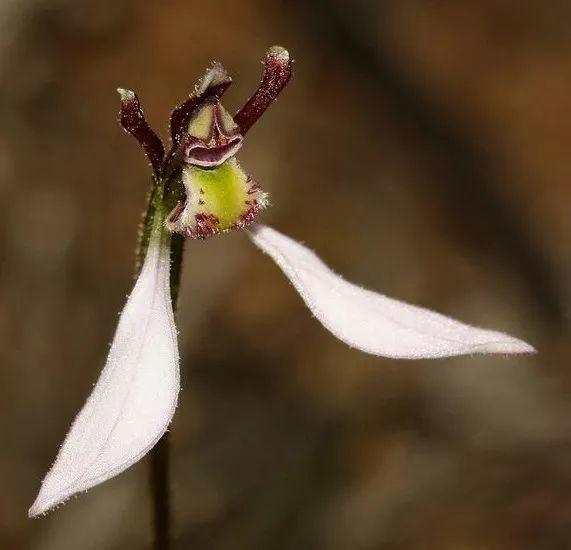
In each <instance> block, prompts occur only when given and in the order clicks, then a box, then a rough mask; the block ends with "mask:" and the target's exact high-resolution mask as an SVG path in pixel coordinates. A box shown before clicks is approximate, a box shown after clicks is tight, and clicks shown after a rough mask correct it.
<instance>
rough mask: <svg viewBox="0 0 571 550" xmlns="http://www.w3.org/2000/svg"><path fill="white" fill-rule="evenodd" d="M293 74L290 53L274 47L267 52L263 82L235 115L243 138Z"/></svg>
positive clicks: (279, 47)
mask: <svg viewBox="0 0 571 550" xmlns="http://www.w3.org/2000/svg"><path fill="white" fill-rule="evenodd" d="M291 73H292V60H291V58H290V56H289V53H288V51H287V50H286V49H285V48H282V47H281V46H272V47H271V48H270V49H269V50H268V51H267V52H266V60H265V62H264V72H263V74H262V81H261V82H260V85H259V86H258V89H257V90H256V92H255V93H254V95H253V96H252V97H251V98H250V99H249V100H248V101H247V102H246V105H244V107H242V109H240V110H239V111H238V112H237V113H236V115H234V121H235V122H236V124H237V125H238V127H239V128H240V133H241V134H242V136H244V135H245V134H246V132H247V131H248V130H249V129H250V128H251V127H252V125H253V124H254V123H255V122H256V121H257V120H258V119H259V118H260V117H261V116H262V114H263V113H264V111H265V110H266V109H267V108H268V107H269V106H270V105H271V104H272V103H273V102H274V101H275V100H276V98H277V97H278V95H279V94H280V92H281V91H282V90H283V89H284V87H285V85H286V84H287V83H288V81H289V79H290V77H291Z"/></svg>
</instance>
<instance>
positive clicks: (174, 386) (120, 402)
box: [29, 231, 180, 516]
mask: <svg viewBox="0 0 571 550" xmlns="http://www.w3.org/2000/svg"><path fill="white" fill-rule="evenodd" d="M169 245H170V236H169V235H168V234H167V233H166V232H165V231H156V232H155V233H154V235H153V236H152V238H151V242H150V244H149V249H148V252H147V256H146V258H145V261H144V264H143V268H142V270H141V273H140V275H139V278H138V280H137V282H136V284H135V287H134V289H133V292H132V293H131V295H130V297H129V299H128V301H127V305H126V306H125V309H124V310H123V312H122V314H121V317H120V319H119V324H118V327H117V331H116V332H115V337H114V339H113V343H112V345H111V350H110V352H109V356H108V358H107V363H106V364H105V368H104V369H103V372H102V373H101V376H100V378H99V381H98V382H97V384H96V385H95V388H94V390H93V392H92V393H91V395H90V397H89V398H88V400H87V402H86V403H85V405H84V407H83V409H82V410H81V411H80V412H79V414H78V415H77V417H76V418H75V421H74V422H73V424H72V426H71V429H70V431H69V433H68V435H67V437H66V439H65V441H64V442H63V445H62V446H61V448H60V450H59V454H58V456H57V458H56V461H55V463H54V464H53V466H52V468H51V470H50V471H49V472H48V474H47V476H46V477H45V479H44V481H43V483H42V486H41V489H40V493H39V495H38V497H37V499H36V501H35V502H34V504H33V505H32V507H31V508H30V510H29V515H30V516H36V515H38V514H42V513H44V512H46V511H47V510H49V509H50V508H52V507H54V506H56V505H57V504H59V503H61V502H63V501H65V500H66V499H67V498H69V497H70V496H71V495H73V494H75V493H77V492H79V491H85V490H86V489H89V488H90V487H93V486H94V485H97V484H99V483H102V482H103V481H105V480H107V479H109V478H111V477H113V476H115V475H117V474H119V473H120V472H122V471H123V470H125V469H127V468H128V467H129V466H131V465H132V464H134V463H135V462H137V461H138V460H139V459H141V458H142V457H143V456H144V455H145V454H146V453H147V452H148V451H149V450H150V449H151V448H152V447H153V446H154V445H155V444H156V443H157V441H158V440H159V439H160V437H161V436H162V435H163V433H164V432H165V431H166V429H167V427H168V425H169V423H170V421H171V418H172V416H173V413H174V410H175V407H176V403H177V397H178V392H179V387H180V384H179V357H178V348H177V336H176V327H175V324H174V318H173V310H172V305H171V298H170V287H169V271H170V257H169V255H170V246H169Z"/></svg>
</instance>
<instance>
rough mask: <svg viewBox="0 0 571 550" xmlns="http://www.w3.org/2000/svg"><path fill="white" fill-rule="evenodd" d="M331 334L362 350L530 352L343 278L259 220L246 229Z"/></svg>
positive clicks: (418, 354) (422, 354) (404, 354)
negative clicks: (259, 223)
mask: <svg viewBox="0 0 571 550" xmlns="http://www.w3.org/2000/svg"><path fill="white" fill-rule="evenodd" d="M249 235H250V238H251V239H252V241H253V242H254V244H255V245H256V246H258V247H259V248H260V249H261V250H263V251H264V252H265V253H267V254H268V255H269V256H271V257H272V258H273V259H274V261H275V262H276V263H277V264H278V266H279V267H280V268H281V270H282V271H283V272H284V274H285V275H286V277H287V278H288V279H289V280H290V281H291V283H292V284H293V286H294V287H295V288H296V290H297V291H298V292H299V294H300V295H301V297H302V298H303V300H304V302H305V303H306V304H307V306H308V307H309V309H310V310H311V311H312V312H313V314H314V315H315V317H317V319H319V321H321V323H322V324H323V326H324V327H325V328H326V329H328V330H329V331H330V332H331V333H332V334H333V335H334V336H336V337H337V338H339V339H340V340H342V341H343V342H345V343H347V344H348V345H350V346H352V347H354V348H357V349H359V350H361V351H364V352H366V353H371V354H373V355H382V356H385V357H395V358H405V359H421V358H435V357H448V356H453V355H466V354H474V353H531V352H533V351H534V349H533V347H531V346H530V345H529V344H526V343H525V342H523V341H522V340H519V339H517V338H513V337H512V336H508V335H507V334H503V333H501V332H495V331H491V330H484V329H481V328H477V327H473V326H469V325H465V324H463V323H460V322H458V321H455V320H453V319H450V318H449V317H445V316H444V315H440V314H439V313H436V312H434V311H430V310H428V309H424V308H421V307H416V306H412V305H409V304H406V303H404V302H400V301H398V300H393V299H392V298H388V297H386V296H383V295H382V294H378V293H376V292H372V291H371V290H366V289H364V288H361V287H359V286H356V285H354V284H352V283H349V282H347V281H345V280H344V279H343V278H341V277H340V276H339V275H337V274H335V273H334V272H333V271H331V269H329V268H328V267H327V266H326V265H325V264H324V263H323V262H322V261H321V260H320V259H319V258H318V257H317V256H316V255H315V254H314V253H313V252H312V251H311V250H309V249H308V248H306V247H305V246H303V245H302V244H300V243H298V242H296V241H294V240H292V239H290V238H289V237H286V236H285V235H282V234H281V233H278V232H277V231H275V230H274V229H271V228H270V227H265V226H262V225H260V226H257V227H256V228H255V229H254V230H252V231H251V232H249Z"/></svg>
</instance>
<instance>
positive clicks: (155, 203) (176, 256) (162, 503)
mask: <svg viewBox="0 0 571 550" xmlns="http://www.w3.org/2000/svg"><path fill="white" fill-rule="evenodd" d="M164 189H165V184H164V182H162V181H153V184H152V186H151V191H150V194H149V199H148V204H147V210H146V212H145V217H144V220H143V223H142V226H141V230H140V234H139V245H138V247H137V274H138V273H139V271H140V269H141V267H142V265H143V261H144V259H145V255H146V254H147V249H148V247H149V240H150V237H151V233H152V232H153V230H154V229H155V228H156V227H157V226H158V225H160V224H162V222H163V218H164V215H165V211H166V210H167V208H168V207H167V205H166V204H165V197H164V194H165V193H164ZM183 248H184V238H183V237H182V236H181V235H176V234H175V235H172V237H171V239H170V260H171V269H170V292H171V300H172V306H173V310H174V311H175V313H176V308H177V300H178V291H179V288H180V275H181V270H182V254H183ZM149 458H150V463H149V478H150V490H151V500H152V514H153V548H154V550H169V549H170V547H171V502H170V481H169V461H170V439H169V433H168V432H165V434H164V435H163V436H162V438H161V439H160V440H159V442H158V443H157V444H156V445H155V446H154V447H153V449H152V450H151V452H150V457H149Z"/></svg>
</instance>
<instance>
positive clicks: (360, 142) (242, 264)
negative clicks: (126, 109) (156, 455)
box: [0, 0, 571, 550]
mask: <svg viewBox="0 0 571 550" xmlns="http://www.w3.org/2000/svg"><path fill="white" fill-rule="evenodd" d="M570 29H571V4H570V3H569V2H568V1H563V0H552V1H550V2H544V1H540V0H511V1H509V0H495V1H493V0H468V1H463V2H462V1H461V2H455V1H452V0H440V1H429V0H424V1H422V0H390V1H388V0H387V1H376V2H375V1H366V0H358V1H356V0H321V1H315V2H311V1H304V0H290V1H286V0H283V1H273V2H267V1H266V2H263V1H261V0H224V1H217V2H198V1H195V0H190V1H189V0H170V1H158V0H156V1H148V2H136V1H134V0H17V1H16V0H14V1H10V0H3V1H2V2H1V3H0V198H1V200H0V205H1V206H0V208H1V209H2V212H1V214H2V215H1V218H0V220H1V221H0V223H1V232H0V246H1V251H0V252H1V258H2V262H1V271H0V276H1V283H0V350H1V354H2V367H3V368H2V384H1V389H0V392H1V393H0V412H1V416H0V418H1V423H2V424H1V426H2V444H1V447H0V472H1V473H0V476H1V479H0V487H1V488H0V548H2V549H4V548H5V549H20V548H31V549H34V550H67V549H103V548H104V549H119V548H121V549H136V548H146V547H147V546H148V540H149V528H148V524H149V521H150V518H149V506H148V500H147V478H146V474H147V468H146V467H147V461H146V460H145V461H143V462H142V463H140V464H138V465H137V466H135V467H134V468H131V469H130V470H129V471H127V472H126V473H124V474H122V475H121V476H119V477H117V478H115V479H114V480H112V481H109V482H107V483H105V484H104V485H102V486H100V487H98V488H96V489H93V490H91V491H89V493H88V494H86V495H81V496H80V497H79V498H77V499H74V500H72V501H71V502H69V503H68V504H66V505H65V506H63V507H62V508H60V509H58V510H57V511H56V512H54V513H52V514H50V515H49V516H47V517H45V518H42V519H39V520H34V521H32V520H28V519H27V517H26V511H27V508H28V506H29V505H30V504H31V502H32V500H33V499H34V497H35V495H36V492H37V490H38V488H39V483H40V480H41V478H42V476H43V475H44V474H45V473H46V471H47V468H48V466H49V465H50V463H51V461H52V460H53V458H54V456H55V453H56V451H57V448H58V445H59V444H60V443H61V441H62V439H63V436H64V434H65V432H66V430H67V428H68V427H69V424H70V422H71V420H72V418H73V416H74V414H75V413H76V412H77V410H78V409H79V407H80V406H81V404H82V403H83V401H84V399H85V398H86V396H87V394H88V393H89V391H90V388H91V386H92V384H93V383H94V382H95V380H96V378H97V375H98V372H99V370H100V368H101V367H102V364H103V361H104V359H105V355H106V352H107V350H108V344H109V342H110V339H111V336H112V334H113V330H114V325H115V322H116V319H117V314H118V312H119V311H120V309H121V307H122V305H123V303H124V299H125V295H126V293H127V292H128V291H129V289H130V285H131V277H132V272H133V261H134V259H133V252H134V247H135V239H136V227H137V224H138V221H139V217H140V212H141V210H142V208H143V205H144V196H145V193H146V189H147V184H148V171H147V166H146V162H145V160H144V158H143V157H142V154H141V153H140V151H139V149H138V147H137V145H136V143H135V142H134V140H132V139H130V138H128V137H127V136H125V135H124V134H123V133H122V131H121V130H120V129H119V127H118V125H117V124H116V112H117V108H118V97H117V95H116V92H115V89H116V88H117V87H118V86H125V87H131V88H133V89H134V90H136V91H137V92H138V93H139V95H140V97H141V99H142V101H143V104H144V106H145V108H146V113H147V115H148V118H149V120H150V121H151V122H152V123H153V124H154V125H155V127H156V128H157V129H159V130H160V131H161V132H163V135H165V134H166V132H165V129H166V121H167V120H168V114H169V111H170V109H171V108H172V107H173V106H174V105H175V104H176V103H177V102H178V101H180V100H181V99H183V98H184V97H185V96H186V94H187V93H188V92H189V91H190V89H191V87H192V85H193V83H194V81H195V80H196V79H197V78H198V77H199V76H201V75H202V73H203V71H204V69H205V67H206V66H207V65H208V64H209V62H210V61H211V60H213V59H217V60H220V61H222V62H224V64H225V65H226V66H227V68H228V70H229V71H230V73H231V74H232V75H233V76H234V81H235V83H234V85H233V86H232V88H231V89H230V91H229V92H228V93H227V94H226V96H225V105H226V106H227V107H229V108H230V110H231V111H233V110H235V109H237V108H238V107H239V106H240V105H241V104H242V102H244V101H245V99H246V98H247V97H248V95H249V94H250V93H251V92H252V91H253V90H254V89H255V87H256V85H257V82H258V78H259V74H260V64H259V60H260V59H261V58H262V56H263V53H264V51H265V49H266V48H267V47H268V46H270V45H272V44H276V43H277V44H281V45H283V46H286V47H287V48H288V49H289V50H290V51H291V53H292V55H293V57H294V58H295V59H296V61H297V62H296V65H295V71H296V74H295V77H294V79H293V80H292V82H291V83H290V85H289V87H288V89H287V90H286V91H285V92H284V94H283V96H282V97H281V98H280V99H279V101H278V102H277V104H275V105H274V106H273V107H272V108H271V109H270V110H269V111H268V113H267V114H266V116H264V118H263V119H262V120H261V121H260V122H259V123H258V124H257V126H256V127H255V129H253V130H252V131H251V133H250V134H249V135H248V140H247V142H246V145H245V147H244V149H243V151H242V153H241V155H240V159H241V161H242V165H243V166H244V167H245V169H246V170H248V171H249V172H250V173H251V174H252V175H253V176H254V177H255V179H257V180H258V181H259V182H260V183H261V184H262V185H263V186H264V188H265V189H266V190H268V191H269V192H271V196H272V202H273V207H272V208H271V209H270V210H269V211H268V212H267V213H266V215H265V218H264V220H265V222H266V223H269V224H271V225H273V226H275V227H276V228H277V229H279V230H280V231H283V232H285V233H287V234H289V235H291V236H293V237H295V238H297V239H300V240H304V241H305V242H306V243H308V244H309V245H310V246H311V247H312V248H314V249H316V250H317V251H318V253H319V254H320V255H321V256H322V258H323V259H325V260H326V261H327V262H328V263H329V264H330V265H331V266H332V267H333V268H334V269H335V270H337V271H339V272H341V273H342V274H343V275H344V276H346V277H347V278H348V279H350V280H352V281H355V282H358V283H361V284H363V285H365V286H368V287H370V288H372V289H375V290H379V291H382V292H385V293H387V294H389V295H391V296H394V297H397V298H400V299H403V300H407V301H411V302H414V303H418V304H421V305H424V306H428V307H432V308H434V309H437V310H439V311H442V312H446V313H448V314H451V315H453V316H455V317H458V318H460V319H462V320H464V321H466V322H469V323H472V324H479V325H484V326H486V327H489V328H495V329H498V330H504V331H506V332H510V333H512V334H514V335H517V336H520V337H522V338H524V339H526V340H528V341H529V342H530V343H532V344H533V345H535V346H536V347H537V348H538V349H539V350H540V353H539V355H537V356H536V357H532V358H527V357H523V358H517V357H515V358H505V357H475V358H461V359H449V360H441V361H424V362H405V361H400V362H399V361H391V360H384V359H379V358H375V357H370V356H366V355H364V354H360V353H358V352H356V351H352V350H351V349H348V348H347V347H345V346H344V345H343V344H341V343H340V342H338V341H336V340H335V339H334V338H333V337H332V336H331V335H330V334H328V333H327V332H326V331H325V330H324V329H323V328H321V327H320V326H319V325H318V323H317V322H315V321H314V320H313V319H312V318H311V316H310V314H309V313H308V312H307V311H306V310H305V309H304V306H303V304H302V302H301V300H300V299H299V297H298V296H297V295H296V293H295V292H294V291H293V289H292V288H291V287H290V286H289V285H288V284H287V283H286V281H285V279H284V278H283V276H282V275H281V273H280V272H279V270H278V269H277V268H276V267H275V266H274V265H273V264H272V263H271V262H270V260H269V259H268V258H265V257H263V256H262V255H261V254H260V253H259V252H258V251H256V250H255V249H254V248H253V247H252V246H251V245H250V243H249V242H248V240H247V239H246V238H245V237H244V236H243V235H241V234H239V233H236V234H232V235H229V236H226V237H224V238H219V239H213V240H210V241H207V242H191V243H189V245H188V247H187V255H186V258H185V270H184V277H183V287H182V288H183V290H182V297H181V304H180V308H179V311H180V315H179V328H180V339H181V354H182V358H183V371H182V375H183V383H184V387H183V392H182V394H181V400H180V406H179V409H178V411H177V414H176V416H175V421H174V424H173V426H172V441H173V445H174V449H173V464H172V475H173V496H174V506H175V509H176V518H175V521H176V528H175V538H176V545H175V547H176V548H180V549H183V548H184V549H186V548H192V549H195V550H198V549H209V550H210V549H212V550H242V549H264V550H265V549H268V550H291V549H310V550H312V549H315V550H324V549H326V550H375V549H383V550H385V549H386V550H388V549H390V550H393V549H394V550H413V549H414V550H419V549H423V550H424V549H427V550H433V549H434V550H476V549H477V550H483V549H486V550H488V549H489V550H496V549H508V550H510V549H518V550H519V549H533V550H536V549H537V550H559V549H565V548H569V547H571V435H570V434H571V431H570V429H571V410H570V405H569V393H570V390H571V375H570V371H569V358H570V356H571V349H570V343H569V338H568V329H569V300H570V297H571V292H570V283H569V281H570V280H571V279H570V275H571V273H570V272H571V242H570V241H571V216H570V198H571V185H570V182H571V159H570V158H569V152H570V150H571V110H570V108H569V102H570V98H571V30H570Z"/></svg>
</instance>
